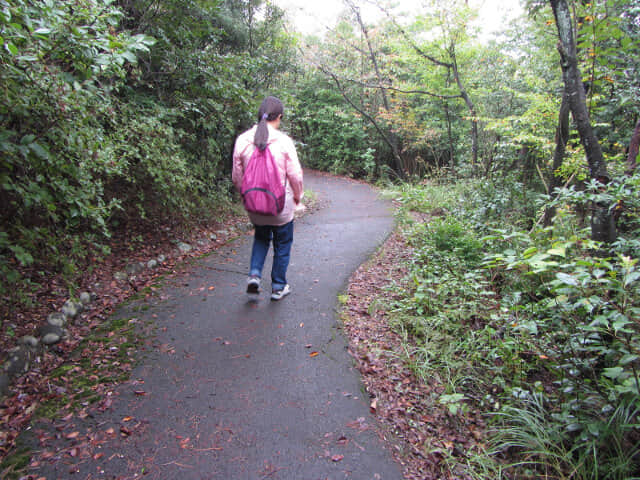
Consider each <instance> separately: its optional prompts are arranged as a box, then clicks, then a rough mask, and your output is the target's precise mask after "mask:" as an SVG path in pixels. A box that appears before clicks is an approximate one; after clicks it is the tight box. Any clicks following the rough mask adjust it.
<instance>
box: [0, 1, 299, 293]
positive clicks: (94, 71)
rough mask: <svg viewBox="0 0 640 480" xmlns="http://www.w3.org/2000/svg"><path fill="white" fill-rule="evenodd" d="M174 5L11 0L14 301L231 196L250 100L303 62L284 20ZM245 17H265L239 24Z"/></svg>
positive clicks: (8, 225) (0, 265) (4, 118)
mask: <svg viewBox="0 0 640 480" xmlns="http://www.w3.org/2000/svg"><path fill="white" fill-rule="evenodd" d="M161 3H162V7H161V8H159V10H158V14H157V15H148V12H147V10H146V6H145V2H137V1H135V0H134V1H132V2H113V1H110V0H88V1H79V0H62V1H52V0H48V1H42V2H40V1H38V2H34V1H29V0H12V1H10V2H9V1H7V0H0V44H1V46H2V48H0V84H1V85H2V91H1V93H2V94H1V96H0V153H1V155H0V180H1V181H0V205H1V209H0V230H1V234H0V273H1V278H2V280H0V294H1V295H6V294H8V293H11V294H13V293H15V292H19V291H21V289H20V288H18V289H16V288H14V287H13V286H12V285H13V284H14V283H15V282H19V281H21V282H22V285H23V286H25V285H27V284H28V283H29V282H34V281H35V282H37V281H38V276H39V275H40V274H39V273H37V272H41V273H42V274H44V271H45V270H46V271H48V272H49V273H51V272H53V273H64V274H66V277H67V278H68V279H69V280H72V279H73V274H74V273H75V270H76V267H75V264H76V263H77V262H78V261H79V260H81V259H82V258H83V257H84V256H85V254H86V253H87V251H90V250H95V249H98V250H101V249H102V250H104V248H105V247H102V246H101V245H102V244H104V240H105V239H106V238H108V237H109V236H110V235H111V233H112V232H113V230H114V229H115V228H123V227H125V226H126V225H133V224H135V225H140V223H141V221H142V222H147V223H146V224H147V225H149V226H152V225H154V224H157V223H158V221H160V222H162V221H164V220H169V219H171V221H172V222H173V221H180V220H185V219H188V218H190V217H194V216H195V215H207V214H209V215H210V214H212V213H214V212H215V210H216V209H217V208H219V207H220V206H221V203H224V202H225V201H226V199H228V196H229V192H230V188H229V181H228V180H227V178H226V177H227V176H228V172H229V164H230V162H229V156H230V151H231V148H232V146H233V139H234V137H235V135H236V134H237V133H238V131H239V130H240V129H241V128H243V127H244V126H245V125H247V124H249V123H250V122H251V121H252V118H251V117H252V115H251V113H252V111H253V110H254V109H255V108H254V107H253V105H250V102H249V99H250V98H252V99H253V98H255V99H256V100H255V101H256V102H257V101H259V97H260V96H261V95H262V93H261V89H262V88H268V84H266V85H263V84H262V83H261V80H262V81H264V80H265V79H266V78H265V77H264V75H268V76H270V77H269V78H271V81H272V82H273V81H275V79H276V78H277V76H278V75H280V74H281V73H282V71H284V70H286V69H287V68H288V65H289V63H290V61H291V58H292V50H291V48H292V47H291V45H292V43H291V41H290V38H289V37H287V36H286V35H285V34H284V33H283V32H282V21H281V17H282V13H281V11H279V10H278V9H277V8H272V7H269V8H268V9H267V7H266V6H264V5H262V4H256V3H255V2H254V3H252V4H251V5H245V4H237V3H233V2H227V3H224V4H223V5H216V4H214V3H215V2H214V3H211V4H208V3H206V2H205V3H204V4H200V3H198V2H175V1H172V0H163V1H162V2H161ZM244 8H251V9H254V11H255V10H258V9H261V8H262V9H265V12H264V15H263V14H262V13H261V14H260V16H259V17H260V20H254V22H253V23H247V22H244V20H243V21H242V22H237V21H231V20H229V19H230V18H231V19H236V20H238V19H244V18H245V15H244V13H245V12H244V11H243V9H244ZM225 29H226V31H225ZM142 32H144V33H142ZM249 36H251V38H252V41H251V42H249V41H247V38H248V37H249ZM254 54H255V57H254V56H253V55H254ZM275 58H277V59H278V61H277V62H272V61H271V60H272V59H275ZM265 66H266V67H265ZM263 67H265V68H263ZM256 72H260V75H261V77H260V78H258V75H257V73H256ZM30 266H31V267H32V268H30V269H28V270H29V271H30V272H31V273H29V275H28V276H27V277H24V278H22V279H21V274H20V273H19V272H22V274H25V273H26V272H27V270H25V267H30ZM34 275H35V276H34ZM10 286H11V287H10Z"/></svg>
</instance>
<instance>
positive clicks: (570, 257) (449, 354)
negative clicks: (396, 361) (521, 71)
mask: <svg viewBox="0 0 640 480" xmlns="http://www.w3.org/2000/svg"><path fill="white" fill-rule="evenodd" d="M638 178H640V175H636V176H634V177H632V178H627V179H621V183H620V184H619V185H618V186H615V187H613V186H612V188H610V189H609V190H608V192H606V193H605V192H602V191H600V190H596V191H594V193H593V194H594V195H599V196H602V195H608V196H610V197H611V198H610V200H612V201H613V203H614V204H616V203H617V204H618V205H625V206H626V212H625V215H626V222H627V232H628V233H627V234H623V235H622V236H621V238H620V240H619V241H618V242H617V243H616V244H615V245H613V246H610V247H607V248H606V249H603V246H602V245H597V244H595V243H594V242H592V241H591V240H590V238H589V232H588V230H585V229H583V228H581V227H580V226H579V225H580V222H579V221H576V219H575V218H572V216H573V213H572V212H575V211H579V210H581V209H582V208H584V206H583V205H579V204H578V203H583V202H588V201H591V200H593V197H592V196H590V195H589V194H588V192H583V193H581V194H580V195H576V193H575V192H574V191H573V190H567V191H565V192H564V193H563V194H562V195H560V196H559V198H558V199H557V200H556V204H557V205H558V206H560V205H561V206H562V208H560V209H559V214H558V217H557V220H556V223H555V225H554V226H552V227H549V228H542V227H539V228H535V229H533V230H531V231H522V230H519V229H518V228H517V227H516V226H511V225H513V224H517V223H518V221H517V219H519V218H522V212H523V211H522V210H521V211H519V214H518V215H515V213H518V211H517V210H511V209H509V210H505V209H503V208H500V207H499V204H494V203H493V202H492V201H491V198H490V197H491V196H494V197H495V198H497V199H503V198H504V197H505V192H504V191H501V190H499V189H497V190H495V191H494V192H493V195H491V189H490V188H487V187H486V186H485V188H484V189H482V190H481V189H474V190H473V191H474V192H475V193H470V190H469V189H468V188H465V187H463V186H462V185H460V184H458V185H457V186H456V187H454V188H451V187H450V186H444V187H424V188H420V189H419V190H421V191H422V192H424V196H425V197H429V198H432V199H433V198H437V199H440V202H439V204H437V205H434V204H432V207H433V208H434V209H437V210H436V211H438V210H440V211H441V210H442V209H445V210H448V211H450V212H451V211H455V212H456V214H455V220H454V219H452V218H450V217H449V218H447V219H436V220H432V221H431V222H429V223H428V224H426V225H425V224H422V223H418V224H415V223H411V222H410V223H409V224H408V235H409V239H410V240H411V242H412V244H413V246H414V248H415V255H414V263H413V267H412V273H411V281H410V284H411V285H412V286H413V288H412V290H411V291H410V292H409V294H408V296H407V298H406V300H404V301H402V302H401V303H400V304H398V306H397V309H396V317H395V318H396V323H397V325H398V328H400V329H401V330H403V331H406V332H408V333H411V334H412V335H413V338H414V340H415V342H416V343H415V347H414V350H413V351H411V350H410V349H409V351H410V352H411V357H410V362H411V363H412V365H413V367H414V368H415V369H416V371H418V372H419V373H420V374H421V375H423V376H425V377H427V376H433V375H436V376H438V377H439V378H442V379H443V380H445V381H446V385H448V388H447V390H446V392H445V395H446V398H445V399H444V400H446V401H450V399H451V398H454V397H451V395H458V396H457V397H455V398H456V400H457V402H459V403H461V405H464V400H465V399H466V401H469V402H473V403H474V404H475V405H476V406H479V407H480V408H482V409H484V410H485V411H493V412H494V413H495V415H493V417H492V418H493V422H492V424H493V428H494V437H493V438H494V441H493V452H494V454H495V455H498V456H499V457H503V460H504V459H507V461H508V462H511V461H512V462H514V466H513V468H512V469H511V474H509V475H515V476H516V477H517V478H521V477H524V476H533V477H539V476H545V475H546V476H551V477H552V478H582V479H586V478H612V479H613V478H615V479H623V478H630V477H635V476H637V475H638V474H639V472H640V436H639V435H638V429H637V424H638V413H639V412H640V410H639V409H640V402H639V401H638V399H639V398H640V376H639V372H640V324H639V323H638V318H640V269H639V267H638V265H637V263H638V260H637V251H638V250H637V249H638V246H639V245H638V244H639V243H640V242H639V241H638V230H637V227H638V213H639V212H640V210H638V204H637V199H636V198H635V195H634V194H633V193H632V192H633V190H632V188H630V187H631V186H632V185H636V184H637V182H638ZM412 190H414V189H409V188H405V191H404V192H403V193H402V194H401V197H400V199H405V202H406V203H408V204H412V203H413V202H415V199H416V198H419V195H417V194H416V193H415V192H413V191H412ZM408 192H411V193H410V194H408ZM463 192H464V195H463ZM507 196H511V195H507ZM408 199H413V200H410V201H409V200H408ZM499 203H503V204H508V203H513V202H503V201H502V200H500V202H499ZM515 203H516V204H517V203H518V202H517V201H516V202H515ZM479 205H485V206H493V207H494V209H493V212H494V214H487V210H486V209H484V210H482V209H479V208H478V207H479ZM479 212H483V213H482V214H481V216H479ZM481 218H482V220H483V221H482V222H479V221H478V220H480V219H481ZM507 219H509V221H508V222H506V220H507ZM525 223H526V222H525ZM480 238H482V247H481V248H480V246H479V239H480ZM481 250H484V254H483V255H481V254H480V252H481ZM444 372H446V375H445V376H444V377H443V374H444ZM441 400H442V399H441ZM478 461H480V462H482V463H483V464H484V467H485V468H486V465H487V462H488V458H485V459H484V460H478ZM497 470H499V467H496V471H497Z"/></svg>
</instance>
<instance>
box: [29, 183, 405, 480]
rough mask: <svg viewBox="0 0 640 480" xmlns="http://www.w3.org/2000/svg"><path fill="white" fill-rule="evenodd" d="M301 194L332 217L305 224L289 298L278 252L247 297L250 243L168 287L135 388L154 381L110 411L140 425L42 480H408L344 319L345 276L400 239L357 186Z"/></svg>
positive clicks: (155, 312) (154, 313)
mask: <svg viewBox="0 0 640 480" xmlns="http://www.w3.org/2000/svg"><path fill="white" fill-rule="evenodd" d="M305 187H306V188H309V189H312V190H313V191H315V192H317V193H318V195H319V198H320V202H321V204H322V208H321V209H320V210H318V211H317V212H314V213H313V214H311V215H307V216H305V217H304V218H302V219H299V220H297V221H296V226H295V236H294V246H293V252H292V260H291V265H290V267H289V278H288V279H289V283H290V284H291V287H292V294H291V295H289V296H288V297H285V298H284V299H283V300H282V301H280V302H271V301H270V300H269V295H268V293H269V292H270V284H269V283H270V282H269V269H270V256H269V259H268V260H267V264H266V265H265V272H264V278H265V279H266V281H264V282H263V286H264V287H265V289H264V292H263V293H262V294H261V295H260V297H259V298H258V300H253V301H252V300H251V299H250V298H251V297H249V296H248V295H246V294H245V293H244V287H245V281H246V271H247V265H248V261H249V252H250V247H251V237H250V236H248V235H247V236H245V237H243V238H241V239H239V240H237V241H235V242H233V243H232V244H230V245H228V246H226V247H224V248H223V249H221V250H219V251H218V252H216V253H214V254H213V255H211V256H209V257H208V258H206V259H204V260H202V261H201V262H200V263H199V265H198V266H197V267H196V268H194V270H193V272H192V274H191V275H190V276H189V277H188V278H182V279H180V283H178V286H175V285H174V286H173V287H167V289H166V291H165V292H163V295H165V296H168V300H166V301H164V302H156V301H154V302H156V303H153V304H151V305H150V308H148V309H147V310H145V311H139V312H138V313H136V316H137V317H138V318H139V320H141V321H145V320H152V321H153V323H154V324H155V325H157V326H158V328H157V339H156V340H157V344H158V345H161V346H162V348H160V349H159V350H157V351H155V352H153V353H150V354H148V355H147V356H146V357H145V358H144V359H143V361H142V363H141V365H140V366H139V367H138V368H137V369H136V370H135V371H134V374H133V377H132V378H133V379H134V381H135V380H138V381H143V382H144V383H138V384H137V385H136V384H134V385H125V386H124V387H123V388H122V391H121V392H120V394H119V396H118V398H117V400H116V401H114V404H113V408H112V409H111V412H109V413H108V414H106V415H108V416H111V417H112V418H113V419H116V420H117V419H121V418H123V417H126V416H130V417H133V418H135V420H133V421H132V422H133V423H135V422H141V424H142V425H143V428H141V429H140V430H139V431H136V433H135V434H134V435H131V436H130V437H128V438H127V439H126V440H122V441H119V442H118V444H117V445H115V444H114V445H105V446H104V450H103V451H104V455H102V456H101V458H100V459H98V460H97V461H94V462H82V463H80V464H79V465H77V473H75V474H74V475H73V476H69V475H68V472H69V465H68V464H65V462H58V464H57V465H56V467H55V468H54V469H55V470H56V472H46V471H43V472H41V473H42V474H45V476H46V477H47V478H48V479H52V478H92V479H93V478H123V479H124V478H127V479H129V478H154V479H181V480H190V479H224V480H244V479H251V480H253V479H271V480H285V479H286V480H321V479H322V480H324V479H331V480H337V479H355V480H374V479H384V480H396V479H400V478H402V475H401V469H400V467H399V466H398V465H397V464H396V463H395V462H394V461H393V459H392V457H391V454H390V452H389V449H388V447H386V448H385V447H384V445H383V444H382V442H381V440H380V434H379V432H377V430H376V428H375V419H374V418H373V417H372V416H371V414H370V413H369V399H368V398H367V396H366V394H364V393H363V391H362V387H361V383H360V380H359V376H358V373H357V371H356V370H355V369H354V368H353V362H352V359H351V357H350V356H349V354H348V352H347V351H346V342H345V339H344V338H343V336H342V334H341V331H340V327H339V321H338V319H337V316H336V305H337V295H338V294H339V293H340V292H341V291H343V290H344V289H345V287H346V284H347V281H348V278H349V276H350V275H351V273H352V272H353V271H354V270H355V269H356V268H357V267H358V266H359V265H360V264H361V263H362V262H364V261H365V260H366V259H367V258H368V257H369V256H370V255H371V254H372V253H373V252H374V251H375V249H376V247H377V246H379V245H380V244H381V243H382V242H383V240H384V239H385V238H386V236H387V235H388V234H389V232H390V230H391V229H392V227H393V219H392V215H391V211H390V209H389V206H388V205H387V204H385V203H384V202H382V201H380V200H378V199H377V198H376V194H375V192H374V191H373V190H372V189H371V188H369V187H368V186H365V185H362V184H359V183H355V182H350V181H347V180H342V179H336V178H331V177H325V176H319V175H316V174H313V173H310V172H308V173H306V176H305ZM210 286H214V287H215V289H213V290H209V287H210ZM312 352H319V354H318V355H316V356H312V355H311V353H312ZM136 389H141V390H144V391H145V392H146V395H144V396H140V395H136V394H135V393H134V392H135V390H136ZM97 421H100V419H97ZM103 424H104V425H107V423H106V422H104V421H103ZM54 475H57V477H56V476H54Z"/></svg>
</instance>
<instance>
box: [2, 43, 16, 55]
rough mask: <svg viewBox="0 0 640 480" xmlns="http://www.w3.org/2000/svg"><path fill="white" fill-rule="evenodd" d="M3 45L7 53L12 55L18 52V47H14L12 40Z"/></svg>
mask: <svg viewBox="0 0 640 480" xmlns="http://www.w3.org/2000/svg"><path fill="white" fill-rule="evenodd" d="M5 45H6V47H7V50H9V53H11V54H12V55H17V54H18V51H19V50H18V47H16V46H15V45H14V44H13V43H12V42H9V43H6V44H5Z"/></svg>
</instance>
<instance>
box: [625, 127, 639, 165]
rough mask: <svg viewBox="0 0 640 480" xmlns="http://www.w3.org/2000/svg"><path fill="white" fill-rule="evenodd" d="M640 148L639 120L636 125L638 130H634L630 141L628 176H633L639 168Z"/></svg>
mask: <svg viewBox="0 0 640 480" xmlns="http://www.w3.org/2000/svg"><path fill="white" fill-rule="evenodd" d="M639 147H640V119H638V123H636V128H635V129H634V130H633V135H631V140H630V141H629V154H628V155H627V168H626V174H627V175H629V176H631V175H633V172H634V171H635V170H636V166H637V161H636V160H637V158H638V148H639Z"/></svg>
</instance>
